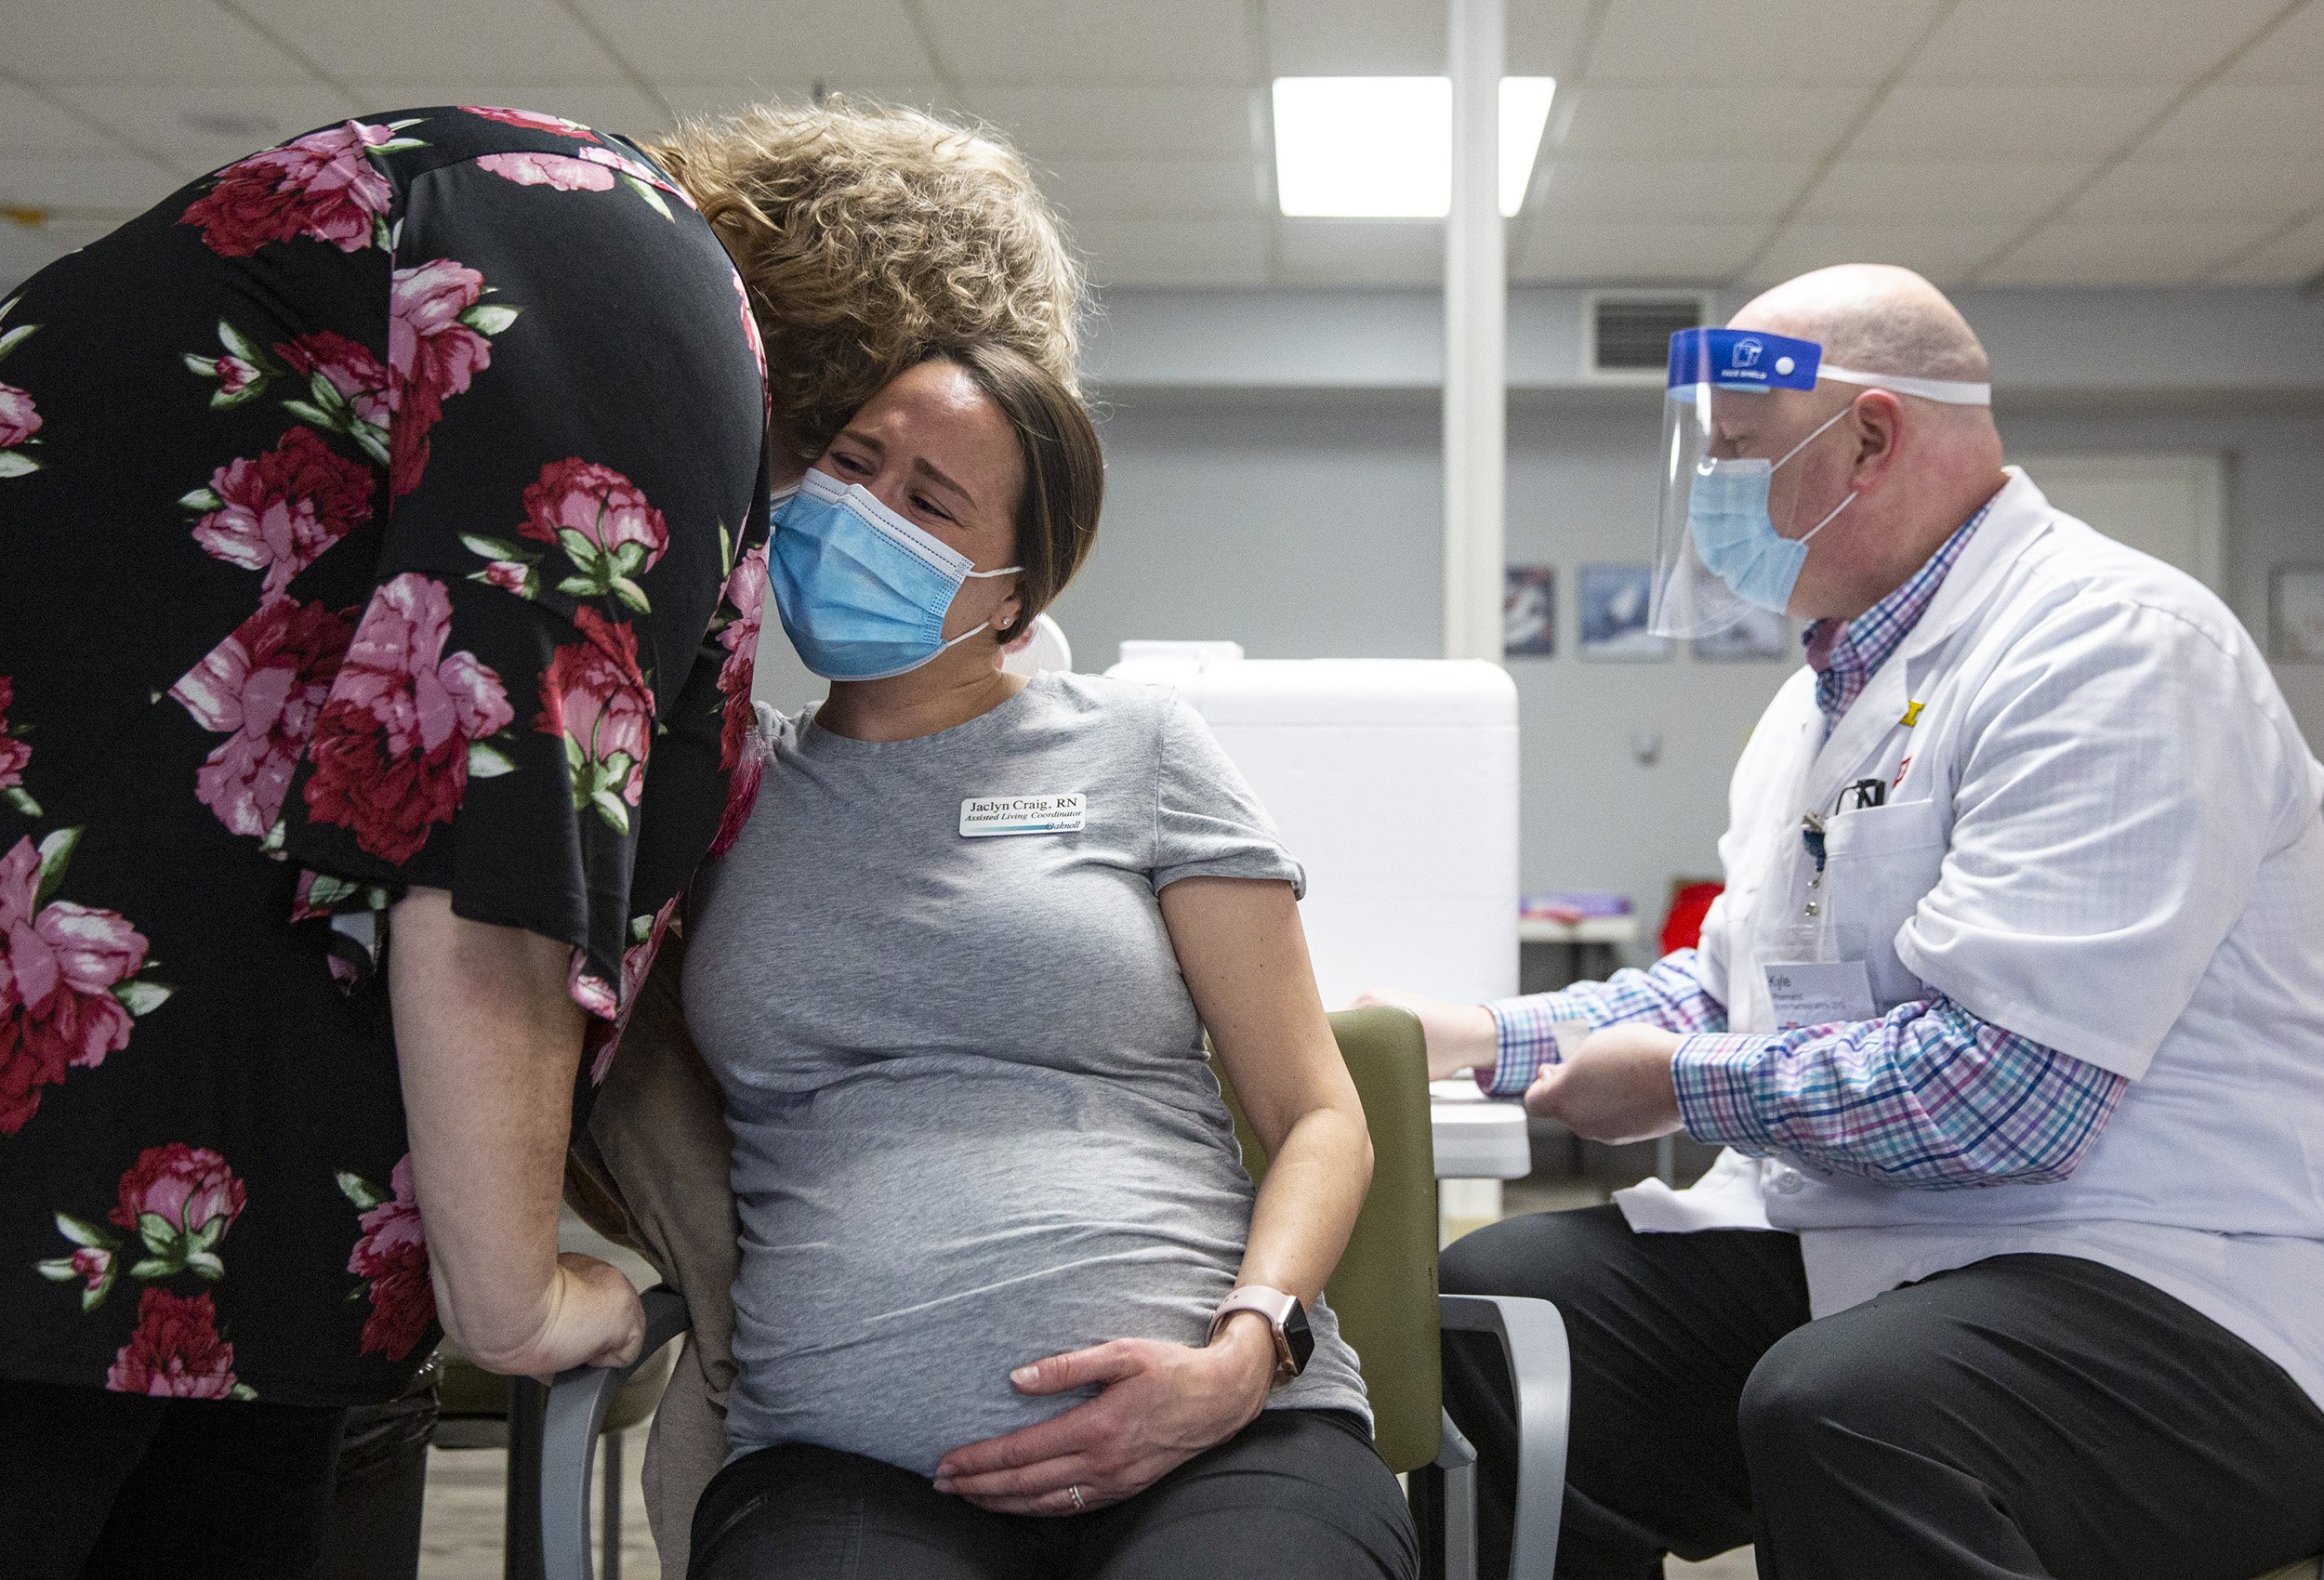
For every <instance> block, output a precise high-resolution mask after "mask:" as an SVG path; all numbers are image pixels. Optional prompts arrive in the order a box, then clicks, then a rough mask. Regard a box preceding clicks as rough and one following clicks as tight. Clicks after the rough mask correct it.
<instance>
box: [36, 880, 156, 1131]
mask: <svg viewBox="0 0 2324 1580" xmlns="http://www.w3.org/2000/svg"><path fill="white" fill-rule="evenodd" d="M40 870H41V854H40V852H39V851H38V850H36V849H33V842H32V840H31V839H30V838H29V837H28V838H23V839H20V840H18V841H17V842H16V848H15V849H12V850H10V851H9V852H8V853H7V855H6V856H0V1136H13V1135H15V1134H16V1133H17V1132H18V1131H20V1130H21V1129H23V1128H24V1126H25V1122H26V1121H28V1120H30V1119H31V1118H32V1117H33V1113H34V1112H35V1111H36V1110H38V1108H39V1107H40V1099H41V1090H42V1088H43V1087H45V1086H54V1085H56V1084H57V1083H58V1082H59V1081H61V1080H63V1079H64V1073H65V1071H66V1069H67V1068H68V1067H78V1068H80V1069H85V1070H93V1069H95V1068H96V1067H97V1066H99V1065H100V1064H102V1063H104V1062H105V1056H106V1055H107V1054H109V1053H118V1052H120V1051H121V1050H122V1049H123V1048H124V1047H127V1046H128V1044H129V1028H130V1012H129V1010H128V1009H127V1008H126V1007H125V1006H124V1005H123V1004H122V1002H121V1000H120V999H119V998H117V997H115V996H114V994H113V992H112V989H113V987H114V984H116V983H119V982H125V981H128V980H129V979H130V978H132V977H134V976H136V975H137V974H138V972H139V969H140V968H143V966H144V964H145V950H146V942H145V935H144V934H143V933H140V932H139V931H138V930H137V929H136V928H133V927H131V926H130V925H129V921H128V918H127V917H125V916H124V915H121V914H120V913H119V912H117V911H104V910H99V909H97V908H96V907H94V906H89V905H76V904H73V902H71V901H67V900H52V901H50V902H48V903H47V904H46V905H45V906H41V907H39V908H38V909H37V910H35V908H34V907H35V903H36V901H37V898H38V895H39V892H40Z"/></svg>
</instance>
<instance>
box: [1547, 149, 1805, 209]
mask: <svg viewBox="0 0 2324 1580" xmlns="http://www.w3.org/2000/svg"><path fill="white" fill-rule="evenodd" d="M1815 173H1816V166H1815V165H1810V164H1806V163H1804V162H1802V161H1797V160H1775V159H1583V158H1577V157H1574V156H1571V155H1566V154H1560V155H1559V156H1558V157H1557V158H1556V159H1554V160H1552V162H1551V163H1550V165H1549V168H1548V170H1547V172H1546V173H1545V174H1544V176H1543V177H1542V181H1543V185H1542V188H1541V195H1540V196H1539V197H1538V198H1537V199H1536V200H1535V203H1536V207H1535V209H1534V211H1533V212H1534V213H1536V214H1538V215H1539V216H1540V217H1543V218H1545V219H1550V220H1552V221H1562V220H1567V219H1587V218H1607V219H1634V220H1643V221H1647V222H1654V223H1663V222H1669V221H1671V220H1694V219H1724V218H1737V217H1739V218H1763V217H1772V216H1774V215H1776V214H1779V213H1781V212H1782V211H1783V210H1784V209H1785V208H1787V207H1789V205H1790V204H1791V202H1792V200H1793V199H1795V198H1797V197H1798V196H1799V195H1800V189H1801V188H1802V186H1804V185H1805V184H1806V183H1807V181H1808V179H1809V178H1810V177H1812V176H1814V175H1815Z"/></svg>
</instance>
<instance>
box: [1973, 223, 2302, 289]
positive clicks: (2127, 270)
mask: <svg viewBox="0 0 2324 1580" xmlns="http://www.w3.org/2000/svg"><path fill="white" fill-rule="evenodd" d="M2269 229H2270V227H2269V226H2268V223H2267V222H2266V221H2265V220H2264V219H2229V218H2212V219H2186V220H2133V219H2075V220H2067V219H2061V220H2056V221H2053V223H2051V224H2048V225H2045V226H2043V227H2042V228H2041V229H2040V230H2038V231H2036V232H2035V233H2034V235H2033V236H2032V237H2031V238H2030V239H2029V240H2028V241H2027V242H2026V244H2024V245H2023V246H2020V247H2019V248H2017V250H2016V251H2014V252H2013V253H2011V254H2010V255H2009V256H2008V257H2004V258H2002V259H2000V261H1999V262H1998V263H1995V264H1994V265H1993V266H1992V267H1990V268H1988V269H1985V270H1980V271H1979V273H1978V275H1977V283H1978V284H1980V285H2184V284H2187V283H2191V282H2193V281H2196V280H2199V279H2201V278H2202V277H2203V275H2204V274H2206V273H2207V272H2209V271H2210V270H2212V268H2213V267H2215V266H2217V265H2218V264H2220V263H2222V262H2224V261H2225V260H2226V259H2228V258H2230V257H2234V256H2235V255H2236V254H2237V253H2238V252H2239V251H2240V250H2242V249H2243V248H2245V247H2248V246H2250V245H2251V244H2252V243H2253V242H2255V241H2257V240H2258V239H2259V238H2260V237H2262V236H2265V234H2267V232H2268V230H2269Z"/></svg>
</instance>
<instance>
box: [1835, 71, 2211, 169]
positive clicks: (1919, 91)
mask: <svg viewBox="0 0 2324 1580" xmlns="http://www.w3.org/2000/svg"><path fill="white" fill-rule="evenodd" d="M2178 91H2180V90H2179V86H2178V85H2177V84H2175V83H2172V82H2169V81H2166V80H2164V79H2162V78H2159V77H2156V78H2146V79H2134V78H2127V77H2126V78H2117V79H2111V80H2107V81H2103V82H2100V81H2089V80H2080V81H2060V82H2053V83H2047V84H2044V85H2043V86H2042V88H2041V91H2040V92H2039V93H2028V92H2027V90H2026V85H2025V84H2023V83H2020V82H2002V81H1995V80H1992V79H1991V78H1981V79H1976V80H1966V79H1964V80H1958V81H1946V82H1936V81H1917V80H1913V81H1906V82H1901V83H1898V84H1897V85H1896V86H1895V87H1894V88H1892V89H1890V90H1889V93H1888V97H1887V98H1885V99H1882V100H1881V102H1880V105H1879V106H1878V108H1876V109H1875V110H1873V112H1872V113H1871V116H1870V118H1869V119H1868V120H1867V121H1866V122H1865V124H1864V128H1863V130H1861V131H1860V132H1858V133H1857V134H1856V137H1855V141H1854V142H1852V143H1850V144H1849V145H1848V151H1849V152H1850V153H1851V154H1852V155H1859V154H1862V155H1873V156H1886V157H1890V158H1900V159H1952V158H1960V157H1963V156H1968V157H1973V158H1974V157H1981V156H1995V157H2000V158H2012V157H2014V158H2018V159H2066V158H2070V157H2072V156H2074V155H2076V154H2101V153H2111V152H2113V151H2115V150H2116V149H2118V148H2119V147H2121V146H2122V143H2123V140H2124V139H2125V138H2128V137H2130V135H2131V134H2132V133H2133V132H2135V131H2136V130H2138V128H2139V127H2141V126H2143V125H2146V123H2147V122H2148V121H2149V120H2151V119H2153V118H2154V116H2155V114H2156V112H2158V111H2159V110H2161V109H2162V107H2163V106H2164V105H2165V104H2168V103H2169V102H2170V101H2171V97H2172V95H2173V94H2174V93H2177V92H2178Z"/></svg>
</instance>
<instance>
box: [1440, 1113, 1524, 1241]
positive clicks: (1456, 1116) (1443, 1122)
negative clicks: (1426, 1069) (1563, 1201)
mask: <svg viewBox="0 0 2324 1580" xmlns="http://www.w3.org/2000/svg"><path fill="white" fill-rule="evenodd" d="M1428 1095H1429V1128H1430V1131H1431V1133H1432V1134H1433V1137H1434V1139H1435V1144H1436V1181H1437V1185H1436V1212H1437V1235H1438V1239H1439V1240H1440V1242H1450V1241H1453V1240H1457V1239H1459V1237H1460V1236H1461V1235H1463V1234H1466V1233H1468V1232H1469V1231H1471V1230H1472V1229H1475V1228H1478V1227H1480V1226H1481V1225H1484V1224H1487V1223H1492V1222H1495V1221H1496V1220H1498V1219H1499V1218H1500V1216H1501V1181H1502V1180H1504V1179H1522V1178H1525V1176H1526V1175H1528V1174H1530V1173H1532V1172H1533V1149H1532V1147H1531V1146H1530V1145H1529V1144H1528V1142H1527V1141H1526V1139H1525V1105H1524V1104H1523V1103H1519V1102H1512V1101H1511V1100H1509V1099H1504V1098H1488V1097H1486V1095H1485V1094H1484V1093H1483V1092H1481V1091H1479V1090H1477V1084H1476V1083H1475V1082H1474V1081H1472V1080H1471V1079H1470V1078H1469V1077H1468V1076H1466V1075H1458V1076H1455V1077H1454V1078H1453V1079H1451V1080H1449V1081H1432V1082H1430V1083H1429V1088H1428Z"/></svg>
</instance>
